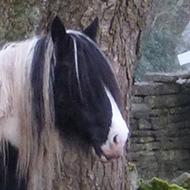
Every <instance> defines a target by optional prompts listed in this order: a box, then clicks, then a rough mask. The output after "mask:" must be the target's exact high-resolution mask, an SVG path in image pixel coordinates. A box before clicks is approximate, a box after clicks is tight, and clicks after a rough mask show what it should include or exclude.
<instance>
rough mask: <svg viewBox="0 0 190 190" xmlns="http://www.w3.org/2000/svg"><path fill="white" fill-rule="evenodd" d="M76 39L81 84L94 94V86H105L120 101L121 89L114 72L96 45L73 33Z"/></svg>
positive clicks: (81, 35)
mask: <svg viewBox="0 0 190 190" xmlns="http://www.w3.org/2000/svg"><path fill="white" fill-rule="evenodd" d="M70 35H71V36H73V37H74V38H75V39H76V42H77V50H78V60H79V74H80V77H79V78H80V82H81V84H84V85H85V87H84V89H83V90H84V91H85V88H87V89H88V90H90V91H91V92H93V91H94V90H97V89H96V88H94V86H96V87H97V85H98V84H99V85H100V86H99V88H104V86H105V87H106V88H107V89H108V90H109V91H110V92H111V94H112V96H113V97H114V99H115V101H116V102H117V101H119V100H118V98H119V89H118V85H117V82H116V79H115V76H114V74H113V72H112V69H111V67H110V65H109V63H108V61H107V59H106V58H105V56H104V55H103V53H102V52H101V51H100V49H99V48H98V47H97V46H96V44H95V43H94V42H93V41H92V40H90V39H89V38H88V37H86V36H85V35H83V34H80V33H76V34H75V33H71V34H70ZM100 96H101V95H100Z"/></svg>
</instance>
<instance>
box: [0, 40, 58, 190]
mask: <svg viewBox="0 0 190 190" xmlns="http://www.w3.org/2000/svg"><path fill="white" fill-rule="evenodd" d="M38 40H39V39H38V38H33V39H30V40H26V41H23V42H18V43H10V44H8V45H5V46H4V47H3V49H2V50H1V51H0V143H1V147H2V148H1V149H2V151H3V152H4V151H5V150H4V149H5V142H6V141H9V142H11V144H12V145H14V146H15V147H17V148H18V152H19V156H18V167H17V169H18V176H19V178H20V179H21V178H23V177H24V178H26V176H27V175H28V176H29V179H30V180H29V182H28V183H29V186H28V187H29V189H34V190H39V189H41V188H42V189H43V188H44V189H49V190H50V189H52V179H53V178H54V175H55V174H54V169H55V167H58V169H60V167H61V143H60V141H59V135H58V133H57V132H56V130H55V127H54V115H52V113H54V110H53V109H54V108H53V103H52V104H51V101H52V100H51V101H50V96H51V94H49V91H50V90H49V89H50V88H51V89H52V86H51V79H50V74H49V72H50V65H51V64H50V63H49V62H50V60H51V59H50V56H53V44H52V40H51V38H48V39H47V40H48V46H47V49H46V53H45V66H44V73H43V77H44V79H43V91H42V94H43V95H42V96H43V99H44V105H45V113H44V117H45V118H44V120H45V124H44V125H45V127H44V128H43V130H42V132H41V133H42V134H43V135H41V137H42V138H41V139H40V141H39V139H38V138H37V137H36V135H35V134H37V128H36V127H35V126H34V123H35V122H34V121H33V120H34V119H35V118H34V117H33V113H32V103H31V102H32V96H33V94H32V90H31V67H32V60H33V56H34V51H35V48H36V46H37V42H38ZM56 163H57V164H58V166H55V164H56ZM31 176H32V177H31ZM42 178H43V180H42ZM44 179H46V181H44ZM44 184H45V185H46V186H45V187H44Z"/></svg>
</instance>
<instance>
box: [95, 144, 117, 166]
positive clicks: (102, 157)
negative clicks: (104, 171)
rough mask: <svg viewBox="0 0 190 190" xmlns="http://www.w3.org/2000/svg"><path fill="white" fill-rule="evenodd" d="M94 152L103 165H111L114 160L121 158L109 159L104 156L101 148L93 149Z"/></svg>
mask: <svg viewBox="0 0 190 190" xmlns="http://www.w3.org/2000/svg"><path fill="white" fill-rule="evenodd" d="M92 152H93V154H94V155H95V156H96V158H97V159H98V160H99V161H100V162H102V163H110V162H112V161H113V160H116V159H118V158H119V157H118V158H109V157H107V156H106V155H105V154H104V152H103V151H102V150H101V148H100V147H96V148H94V147H93V149H92Z"/></svg>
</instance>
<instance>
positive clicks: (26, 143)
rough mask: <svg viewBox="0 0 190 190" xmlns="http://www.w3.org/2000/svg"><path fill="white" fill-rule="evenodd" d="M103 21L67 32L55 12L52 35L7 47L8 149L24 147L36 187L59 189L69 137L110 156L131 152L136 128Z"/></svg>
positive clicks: (2, 132) (0, 91)
mask: <svg viewBox="0 0 190 190" xmlns="http://www.w3.org/2000/svg"><path fill="white" fill-rule="evenodd" d="M97 26H98V19H95V20H94V21H93V22H92V24H91V25H90V26H89V27H87V28H86V29H85V30H84V31H83V32H78V31H73V30H68V31H66V30H65V28H64V25H63V24H62V22H61V21H60V19H59V18H58V17H55V19H54V20H53V22H52V25H51V30H50V32H49V34H47V35H44V36H40V37H38V36H37V37H33V38H32V39H28V40H25V41H21V42H15V43H9V44H6V45H5V46H4V47H3V48H2V50H1V51H0V142H1V145H2V148H1V149H2V152H5V149H6V143H7V142H9V143H11V144H12V145H13V146H14V147H16V149H17V150H18V161H17V171H18V179H23V178H24V179H27V180H28V187H27V188H28V189H31V190H41V189H49V190H51V189H52V181H53V178H54V175H55V171H54V170H55V168H57V169H58V171H59V170H60V168H61V165H62V145H61V143H62V142H61V138H63V137H64V136H65V137H67V136H71V137H72V135H75V136H77V137H79V138H80V139H82V140H83V141H85V142H86V143H87V144H89V145H90V146H91V147H92V148H93V150H94V152H95V153H96V154H97V156H98V157H99V158H100V160H102V161H108V160H111V159H116V158H119V157H121V156H123V151H124V147H125V143H126V140H127V138H128V133H129V131H128V127H127V125H126V123H125V121H124V119H123V117H122V115H121V112H120V110H119V107H118V104H119V101H120V98H119V97H120V96H119V88H118V86H117V83H116V80H115V77H114V74H113V72H112V70H111V68H110V66H109V63H108V61H107V59H106V58H105V56H104V54H103V53H102V52H101V50H100V49H99V48H98V47H97V45H96V43H95V36H96V31H97ZM15 159H16V158H15Z"/></svg>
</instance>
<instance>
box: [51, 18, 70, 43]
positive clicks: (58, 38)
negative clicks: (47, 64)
mask: <svg viewBox="0 0 190 190" xmlns="http://www.w3.org/2000/svg"><path fill="white" fill-rule="evenodd" d="M51 37H52V40H53V43H54V44H56V45H58V46H59V45H63V44H65V42H66V40H67V38H68V35H67V33H66V30H65V27H64V25H63V23H62V22H61V20H60V19H59V17H57V16H56V17H55V18H54V20H53V22H52V25H51Z"/></svg>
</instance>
